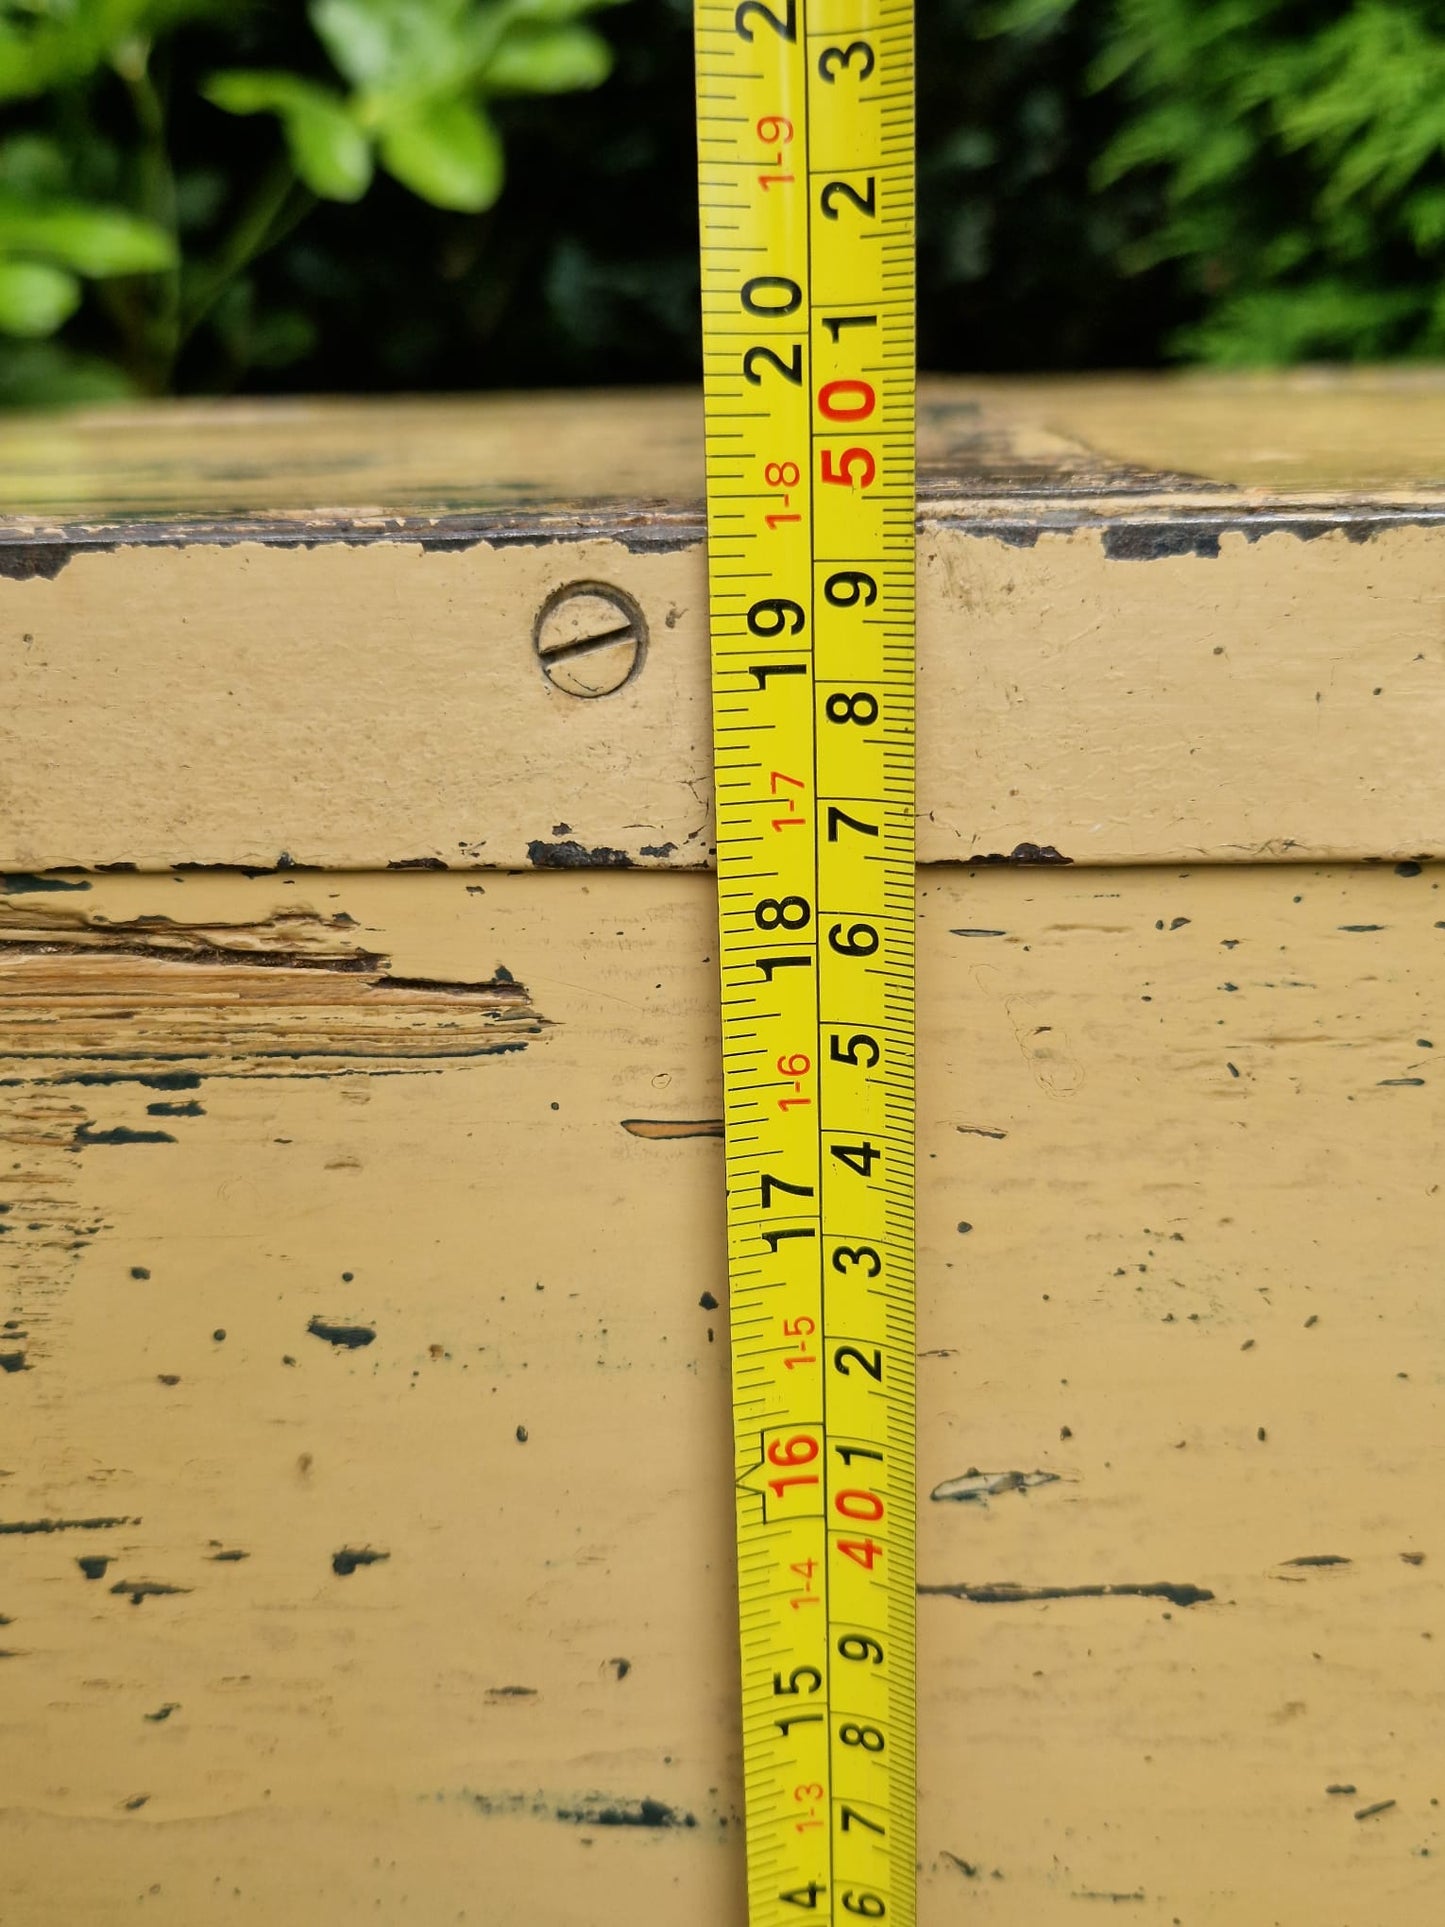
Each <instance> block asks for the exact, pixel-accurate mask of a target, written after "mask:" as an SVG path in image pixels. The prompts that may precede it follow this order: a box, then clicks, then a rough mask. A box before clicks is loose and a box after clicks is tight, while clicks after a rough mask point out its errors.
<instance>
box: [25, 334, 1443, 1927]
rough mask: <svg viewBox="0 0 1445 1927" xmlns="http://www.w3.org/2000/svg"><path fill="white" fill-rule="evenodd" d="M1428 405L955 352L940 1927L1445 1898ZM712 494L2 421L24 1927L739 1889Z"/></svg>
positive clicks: (637, 471)
mask: <svg viewBox="0 0 1445 1927" xmlns="http://www.w3.org/2000/svg"><path fill="white" fill-rule="evenodd" d="M1442 451H1445V381H1442V379H1441V377H1440V376H1438V375H1435V374H1433V373H1431V372H1428V371H1423V372H1418V373H1399V374H1391V375H1388V376H1387V375H1379V376H1375V375H1370V374H1361V375H1358V376H1353V377H1349V378H1342V377H1330V376H1324V375H1316V374H1311V373H1303V374H1299V375H1296V376H1293V377H1291V378H1288V379H1280V380H1266V379H1262V378H1261V379H1252V378H1245V377H1238V378H1234V377H1230V378H1219V379H1214V380H1207V379H1204V378H1191V379H1181V380H1172V381H1171V380H1149V381H1135V380H1126V379H1123V378H1119V379H1113V378H1109V379H1100V380H1095V381H1091V382H1059V383H1056V384H1053V385H1050V384H1047V383H1034V384H1027V383H1011V382H1006V381H996V382H977V383H965V382H940V383H935V384H932V385H927V386H925V389H924V391H923V405H922V421H921V482H920V495H919V519H918V557H919V586H920V619H919V630H920V633H919V644H920V658H921V666H920V683H919V693H920V698H921V702H920V726H919V751H920V820H919V857H920V868H919V875H918V910H919V919H920V924H919V931H920V939H921V942H920V963H919V990H920V1061H919V1114H920V1153H919V1157H920V1182H921V1196H920V1207H921V1246H920V1258H921V1264H920V1275H921V1285H920V1301H919V1307H918V1313H919V1361H918V1362H919V1406H920V1409H919V1435H920V1436H919V1465H920V1489H919V1515H920V1595H921V1596H920V1598H919V1602H918V1612H919V1666H920V1685H921V1695H920V1697H921V1707H920V1720H921V1732H920V1774H921V1795H920V1801H921V1804H920V1830H921V1831H920V1841H921V1845H920V1869H919V1880H920V1913H921V1919H922V1920H923V1921H924V1922H925V1923H927V1924H928V1927H945V1923H953V1922H972V1921H975V1920H976V1921H980V1922H991V1923H994V1927H1078V1924H1081V1923H1082V1924H1083V1927H1087V1923H1088V1922H1090V1921H1091V1920H1097V1919H1098V1918H1099V1917H1100V1916H1101V1915H1103V1916H1106V1917H1108V1918H1110V1919H1119V1920H1123V1921H1126V1922H1130V1923H1139V1924H1140V1927H1146V1924H1147V1927H1306V1923H1308V1927H1436V1923H1438V1922H1439V1921H1440V1920H1442V1919H1445V1885H1442V1865H1441V1863H1442V1858H1445V1818H1442V1809H1441V1806H1440V1804H1439V1803H1440V1801H1441V1800H1442V1799H1445V1756H1442V1742H1441V1727H1442V1716H1445V1615H1442V1602H1445V1590H1442V1588H1445V1531H1442V1524H1441V1521H1442V1507H1441V1500H1440V1487H1441V1479H1442V1471H1445V1464H1442V1443H1445V1435H1442V1418H1445V1289H1442V1261H1441V1223H1442V1209H1445V1205H1442V1194H1441V1185H1442V1181H1445V1170H1442V1157H1441V1128H1440V1127H1441V1108H1440V1090H1441V1069H1440V1064H1441V1061H1442V1059H1445V1013H1442V1008H1441V1004H1442V991H1441V983H1442V958H1445V890H1442V887H1441V877H1442V869H1441V866H1440V865H1439V864H1437V863H1436V861H1435V859H1436V858H1437V857H1438V856H1439V855H1440V854H1441V852H1442V851H1445V780H1442V768H1441V760H1442V756H1441V752H1442V723H1445V452H1442ZM701 492H702V484H701V433H700V407H699V403H698V400H697V397H696V396H694V395H684V394H669V395H658V394H631V395H622V396H607V395H596V396H594V395H586V396H577V395H572V396H564V397H551V398H549V397H530V398H499V399H473V400H464V401H452V400H427V401H417V402H409V403H401V402H397V403H392V402H388V403H377V404H352V403H344V402H319V403H309V402H301V401H295V402H287V401H279V402H275V403H267V404H259V403H255V404H253V403H248V402H235V403H228V404H216V405H208V404H194V405H193V404H174V405H170V406H159V407H155V408H148V407H147V408H139V407H138V408H135V409H122V410H112V411H110V412H97V413H94V414H90V415H82V416H71V417H51V418H34V419H17V418H12V419H10V420H9V421H8V422H6V423H5V424H4V425H3V426H0V506H3V520H0V731H3V742H0V865H3V868H4V871H5V875H4V879H3V883H4V893H3V896H0V1280H3V1286H0V1367H3V1371H0V1919H3V1921H4V1922H5V1923H6V1927H112V1924H113V1923H118V1922H121V1921H130V1920H135V1921H139V1922H148V1923H152V1924H153V1927H212V1924H213V1923H233V1922H234V1923H238V1927H244V1924H246V1923H255V1924H256V1927H260V1923H266V1927H342V1923H345V1927H354V1923H357V1922H360V1921H370V1920H378V1921H382V1922H387V1923H390V1922H401V1921H408V1922H411V1921H415V1922H418V1923H427V1924H428V1927H431V1924H432V1923H444V1922H453V1921H466V1922H471V1923H485V1924H486V1927H514V1924H515V1927H522V1924H523V1923H526V1927H642V1924H643V1923H649V1924H650V1923H653V1922H663V1921H667V1922H677V1921H686V1922H689V1923H695V1927H741V1922H742V1917H743V1915H742V1908H743V1902H742V1851H741V1832H740V1818H741V1812H740V1789H739V1759H738V1747H737V1741H736V1734H735V1725H736V1682H735V1635H734V1632H733V1612H734V1606H733V1591H732V1587H733V1578H732V1542H731V1532H732V1506H731V1499H730V1489H729V1478H730V1466H731V1456H730V1451H731V1448H730V1438H729V1416H728V1397H727V1382H726V1374H727V1348H726V1332H727V1303H726V1286H725V1278H724V1271H723V1238H722V1204H723V1201H722V1195H721V1173H722V1162H721V1146H720V1143H719V1136H720V1128H721V1127H720V1124H719V1122H718V1119H719V1115H720V1097H719V1076H718V1062H717V1055H718V1023H717V1010H716V1002H717V986H716V981H715V976H714V969H715V957H716V950H715V940H714V924H713V917H714V898H713V886H712V882H711V879H710V877H709V875H708V865H709V859H710V822H711V800H710V789H709V785H710V767H709V717H708V676H707V638H706V622H705V576H704V548H703V520H702V512H701V505H700V498H701Z"/></svg>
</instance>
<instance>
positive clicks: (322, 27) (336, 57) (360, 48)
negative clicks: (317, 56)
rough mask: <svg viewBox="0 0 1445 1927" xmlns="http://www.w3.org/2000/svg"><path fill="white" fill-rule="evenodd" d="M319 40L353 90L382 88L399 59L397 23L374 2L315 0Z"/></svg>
mask: <svg viewBox="0 0 1445 1927" xmlns="http://www.w3.org/2000/svg"><path fill="white" fill-rule="evenodd" d="M308 11H309V14H310V18H311V25H312V26H313V27H314V28H315V30H316V37H317V39H318V40H319V41H320V42H321V44H322V46H323V47H325V49H326V51H327V53H328V54H330V56H331V59H332V62H333V63H334V65H335V67H336V69H337V71H338V72H339V73H343V74H345V76H346V78H347V79H348V80H349V81H350V82H351V84H352V85H353V86H354V87H376V86H379V85H381V84H382V83H383V82H384V81H385V79H386V77H387V74H388V72H389V71H390V68H391V65H392V62H393V61H394V59H395V58H396V52H397V48H396V36H395V33H394V30H393V29H394V24H395V23H394V21H392V20H388V19H387V17H386V13H387V11H392V10H390V9H385V10H384V9H383V8H382V7H379V6H377V5H376V4H375V0H314V4H313V5H312V6H311V7H310V8H309V9H308Z"/></svg>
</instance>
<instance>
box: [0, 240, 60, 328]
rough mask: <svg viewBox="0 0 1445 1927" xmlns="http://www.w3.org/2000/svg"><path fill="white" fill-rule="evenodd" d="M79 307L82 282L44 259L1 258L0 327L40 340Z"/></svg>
mask: <svg viewBox="0 0 1445 1927" xmlns="http://www.w3.org/2000/svg"><path fill="white" fill-rule="evenodd" d="M79 306H80V283H79V281H77V280H76V278H75V276H74V275H73V274H67V273H66V272H65V270H64V269H63V268H54V267H51V266H50V265H49V263H48V262H44V261H5V260H0V329H3V331H4V332H5V333H6V334H10V335H26V336H29V337H30V338H32V339H36V340H38V339H39V338H40V337H41V336H42V335H53V334H54V333H55V330H56V329H57V328H58V327H59V326H60V324H61V322H62V321H68V320H69V319H70V317H71V315H73V314H74V313H75V310H76V309H77V308H78V307H79Z"/></svg>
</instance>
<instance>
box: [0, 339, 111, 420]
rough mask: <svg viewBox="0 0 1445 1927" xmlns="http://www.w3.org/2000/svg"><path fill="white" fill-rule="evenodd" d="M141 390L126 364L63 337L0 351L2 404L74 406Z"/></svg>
mask: <svg viewBox="0 0 1445 1927" xmlns="http://www.w3.org/2000/svg"><path fill="white" fill-rule="evenodd" d="M134 393H135V388H134V384H133V383H132V382H131V381H130V380H129V379H128V378H127V377H126V376H125V375H124V374H123V373H122V372H121V370H120V369H119V368H117V367H115V366H114V364H113V363H111V362H108V361H100V360H98V359H97V358H96V357H95V356H93V355H77V354H76V353H75V352H74V351H73V350H72V349H69V348H66V347H64V346H62V344H61V343H60V342H58V341H17V342H14V343H12V344H11V345H9V346H7V348H6V350H5V353H4V354H3V355H0V408H71V407H81V406H84V405H85V404H86V403H89V402H98V401H120V400H122V399H123V398H124V397H126V396H128V395H132V394H134Z"/></svg>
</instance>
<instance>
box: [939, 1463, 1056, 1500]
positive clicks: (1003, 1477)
mask: <svg viewBox="0 0 1445 1927" xmlns="http://www.w3.org/2000/svg"><path fill="white" fill-rule="evenodd" d="M1058 1482H1059V1474H1058V1473H1057V1472H980V1471H978V1470H977V1469H976V1468H970V1470H969V1471H967V1472H965V1473H964V1474H963V1475H962V1476H961V1477H960V1478H957V1479H945V1480H944V1481H943V1483H942V1484H941V1485H936V1486H934V1488H933V1490H932V1491H931V1492H930V1493H929V1495H928V1496H929V1498H930V1499H939V1500H948V1499H952V1500H954V1501H955V1502H956V1503H957V1504H959V1505H987V1504H988V1502H989V1500H990V1499H995V1498H997V1497H998V1495H999V1493H1001V1492H1028V1491H1031V1490H1032V1489H1033V1487H1034V1486H1036V1485H1057V1484H1058Z"/></svg>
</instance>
